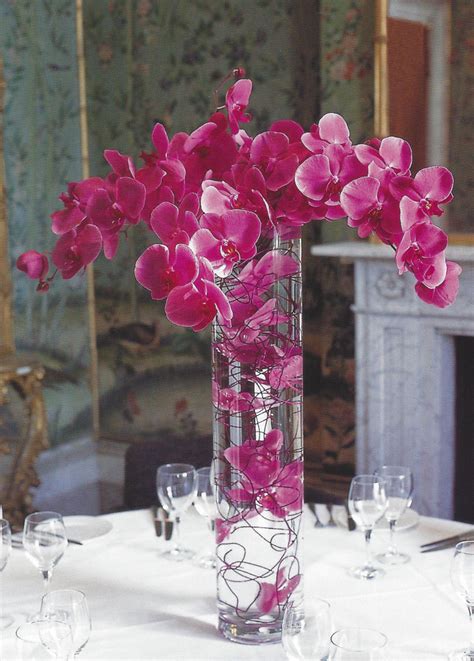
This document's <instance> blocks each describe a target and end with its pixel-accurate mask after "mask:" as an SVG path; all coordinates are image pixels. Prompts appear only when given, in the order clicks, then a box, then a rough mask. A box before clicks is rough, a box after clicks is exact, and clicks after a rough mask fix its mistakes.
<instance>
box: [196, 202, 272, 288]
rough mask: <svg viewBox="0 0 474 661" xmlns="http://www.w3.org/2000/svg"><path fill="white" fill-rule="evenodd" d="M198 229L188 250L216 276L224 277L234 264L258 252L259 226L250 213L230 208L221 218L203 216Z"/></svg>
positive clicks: (213, 215) (256, 219)
mask: <svg viewBox="0 0 474 661" xmlns="http://www.w3.org/2000/svg"><path fill="white" fill-rule="evenodd" d="M200 223H201V229H200V230H198V231H197V232H196V233H195V234H194V235H193V237H192V239H191V241H190V244H189V245H190V247H191V248H192V249H193V251H194V252H195V253H196V255H199V256H201V257H205V258H206V259H208V260H209V262H210V263H211V265H212V267H213V269H214V270H215V272H216V274H217V275H219V276H221V277H226V276H227V275H229V274H230V273H231V272H232V269H233V267H234V264H236V263H237V262H240V261H241V260H246V259H250V258H251V257H253V256H254V255H255V253H256V252H257V249H256V243H257V239H258V237H259V236H260V228H261V224H260V221H259V219H258V217H257V216H256V215H255V214H254V213H253V212H252V211H244V210H240V209H231V210H229V211H226V212H225V213H224V214H223V215H222V216H218V215H217V214H204V215H203V216H202V217H201V221H200Z"/></svg>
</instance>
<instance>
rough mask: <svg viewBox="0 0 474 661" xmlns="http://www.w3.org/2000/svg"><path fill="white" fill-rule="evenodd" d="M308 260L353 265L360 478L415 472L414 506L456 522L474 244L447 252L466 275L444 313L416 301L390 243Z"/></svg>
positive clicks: (473, 325)
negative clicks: (464, 340) (383, 471)
mask: <svg viewBox="0 0 474 661" xmlns="http://www.w3.org/2000/svg"><path fill="white" fill-rule="evenodd" d="M311 253H312V255H314V256H317V258H319V259H321V258H324V257H338V258H340V259H344V260H350V261H352V262H354V272H355V304H354V306H353V311H354V313H355V318H356V469H357V472H359V473H362V472H372V471H373V470H374V468H375V467H376V466H377V465H380V464H383V463H385V464H387V463H391V464H403V465H409V466H411V467H412V470H413V472H414V476H415V497H414V503H413V506H414V507H415V508H416V509H417V510H418V511H419V512H420V513H422V514H427V515H431V516H439V517H446V518H453V516H454V514H455V510H454V502H455V488H456V479H455V475H456V438H457V427H456V425H457V421H456V372H457V370H456V354H457V356H458V358H457V360H458V361H459V360H461V361H463V360H464V358H463V356H462V355H460V354H459V346H458V351H456V338H457V337H474V247H461V246H454V247H451V248H450V249H448V259H453V260H455V261H457V262H459V263H460V264H461V266H462V268H463V273H462V276H461V289H460V293H459V297H458V300H457V301H456V303H454V304H453V305H452V306H451V307H449V308H446V309H444V310H440V309H438V308H434V307H431V306H427V305H425V304H424V303H423V302H421V301H420V300H419V299H418V298H417V296H416V294H415V293H414V290H413V282H412V277H411V276H410V275H409V274H406V275H404V276H403V277H401V278H400V277H399V276H398V274H397V271H396V268H395V264H394V260H393V251H392V250H391V249H390V248H388V247H387V246H383V245H375V244H370V243H365V242H348V243H336V244H327V245H320V246H313V247H312V250H311ZM461 346H462V344H461ZM469 355H470V359H471V360H472V352H471V353H470V354H469ZM467 359H468V358H467V357H466V360H467ZM472 372H474V364H473V365H472ZM472 396H473V401H472V407H474V393H473V394H472ZM472 443H474V437H473V438H472ZM471 457H472V454H471ZM458 461H464V459H463V458H458ZM471 475H474V465H473V466H472V471H471Z"/></svg>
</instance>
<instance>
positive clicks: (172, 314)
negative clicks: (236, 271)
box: [165, 279, 232, 331]
mask: <svg viewBox="0 0 474 661" xmlns="http://www.w3.org/2000/svg"><path fill="white" fill-rule="evenodd" d="M165 312H166V316H167V317H168V319H169V320H170V321H171V322H172V323H173V324H177V325H178V326H185V327H188V328H192V329H193V330H194V331H200V330H202V329H203V328H206V326H208V325H209V324H210V323H211V321H212V320H213V319H214V317H215V316H216V315H217V316H218V318H219V320H220V322H221V323H224V324H225V323H227V322H228V321H230V319H232V309H231V307H230V304H229V301H228V300H227V297H226V295H225V294H224V292H223V291H221V290H220V289H219V287H218V286H217V285H215V284H214V283H213V282H211V281H210V280H204V279H201V280H196V281H195V282H193V283H189V284H187V285H184V286H183V287H175V288H174V289H173V290H172V291H171V293H170V295H169V296H168V300H167V301H166V305H165Z"/></svg>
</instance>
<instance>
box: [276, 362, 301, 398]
mask: <svg viewBox="0 0 474 661" xmlns="http://www.w3.org/2000/svg"><path fill="white" fill-rule="evenodd" d="M268 381H269V383H270V385H271V387H272V388H275V389H276V390H281V389H283V388H293V389H294V390H296V391H298V392H301V391H302V389H303V357H302V356H301V355H296V356H290V357H288V358H284V359H283V360H282V361H281V363H280V364H279V365H276V366H275V367H273V368H272V369H271V370H270V372H269V374H268Z"/></svg>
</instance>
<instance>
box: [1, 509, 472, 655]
mask: <svg viewBox="0 0 474 661" xmlns="http://www.w3.org/2000/svg"><path fill="white" fill-rule="evenodd" d="M106 518H107V519H108V520H110V522H111V523H112V524H113V529H112V530H111V532H109V533H108V534H107V535H104V536H103V537H99V538H97V539H94V540H90V541H88V542H86V543H85V544H84V545H83V546H72V545H70V546H69V547H68V549H67V551H66V554H65V555H64V557H63V558H62V560H61V561H60V563H59V564H58V566H57V567H56V569H55V570H54V576H53V584H52V589H55V588H67V587H69V588H78V589H80V590H83V591H84V592H85V593H86V595H87V599H88V602H89V606H90V609H91V616H92V623H93V631H92V634H91V638H90V640H89V643H88V644H87V646H86V647H85V648H84V650H83V651H82V652H81V656H80V658H81V659H83V660H84V661H86V660H87V659H128V660H129V661H132V660H140V661H141V660H144V659H164V660H166V661H168V660H169V661H171V660H181V661H184V660H186V661H187V660H189V661H198V660H199V659H205V660H206V661H212V660H216V661H217V660H219V661H224V660H227V659H228V660H232V661H240V660H242V661H245V660H251V659H255V660H257V659H267V660H268V659H271V661H280V660H283V659H284V658H285V656H284V653H283V650H282V648H281V646H280V645H272V646H268V645H266V646H261V647H254V646H244V645H238V644H235V643H231V642H228V641H226V640H225V639H223V638H222V637H221V636H220V635H219V634H218V632H217V631H216V628H215V626H216V619H217V618H216V605H215V577H214V572H213V570H209V569H201V568H198V567H196V566H194V565H193V564H191V563H190V562H186V563H176V562H172V561H170V560H165V559H163V558H162V557H160V556H159V554H158V547H159V545H160V543H163V542H161V540H159V539H157V538H156V537H155V534H154V529H153V525H152V521H151V516H150V513H149V512H148V511H144V510H143V511H136V512H123V513H120V514H113V515H108V516H107V517H106ZM468 528H469V526H466V525H465V524H460V523H454V522H452V521H442V520H439V519H428V518H421V520H420V523H419V525H418V527H417V528H416V529H412V530H410V531H406V532H400V533H398V541H399V544H400V546H401V547H403V550H406V551H408V552H409V553H411V555H412V560H411V562H410V563H409V564H406V565H402V566H399V567H393V568H388V569H387V574H386V576H385V577H384V578H382V579H380V580H376V581H373V582H362V581H358V580H356V579H353V578H350V577H349V576H348V575H347V573H346V571H347V569H348V567H350V566H352V565H354V564H357V563H359V562H362V561H363V559H364V555H363V553H364V549H363V544H364V542H363V537H362V535H361V534H360V533H358V532H351V533H349V532H347V531H345V530H342V529H340V528H314V526H313V518H312V515H311V514H310V513H309V512H307V514H306V529H305V544H304V546H305V569H304V577H305V578H304V581H305V592H306V594H307V595H309V596H310V597H311V596H312V597H315V596H318V597H322V598H324V599H327V600H328V601H330V603H331V605H332V611H333V616H334V621H335V626H336V628H340V627H344V626H366V627H372V628H375V629H379V630H380V631H383V632H384V633H385V634H386V635H387V636H388V639H389V642H390V659H391V660H393V661H424V660H425V659H426V660H431V659H432V660H433V661H434V660H435V659H445V658H446V655H447V653H448V652H449V651H450V650H452V649H454V648H456V647H459V646H462V644H463V643H465V642H467V641H468V639H469V624H468V617H467V611H466V609H465V606H464V605H463V604H462V603H461V601H460V600H459V599H458V598H457V597H456V596H455V594H454V593H453V590H452V588H451V585H450V581H449V566H450V560H451V557H452V554H453V552H452V549H450V550H447V551H438V552H436V553H429V554H424V555H421V554H420V553H419V545H420V544H421V543H423V542H425V541H433V540H435V539H437V538H439V537H443V536H448V535H450V534H455V533H458V532H461V531H463V530H465V529H468ZM183 538H184V541H185V542H186V543H187V544H188V545H190V546H192V547H194V548H195V549H197V550H202V547H203V546H204V545H205V543H206V541H207V542H209V541H210V540H209V533H208V531H207V530H206V528H205V525H204V521H203V520H202V519H200V518H199V517H198V516H197V514H195V513H190V514H189V515H187V516H186V517H185V518H184V519H183ZM386 541H387V535H386V533H384V532H378V533H376V534H375V535H374V547H375V549H376V550H377V549H379V550H380V549H382V548H383V547H384V546H385V544H386ZM0 580H1V595H2V604H1V605H2V608H3V612H4V613H9V614H11V615H13V616H14V617H15V620H16V621H15V625H14V626H11V627H10V628H9V629H7V630H6V631H3V632H0V635H1V636H2V640H1V644H0V658H1V659H2V661H10V660H11V659H16V658H17V657H16V654H15V643H14V631H15V628H16V626H18V625H19V624H20V623H21V622H22V621H24V619H25V616H26V615H27V614H31V613H34V612H36V611H37V610H38V606H39V601H40V597H41V594H42V583H41V579H40V574H39V572H38V571H37V570H35V569H34V568H33V566H32V565H31V564H30V562H29V561H28V559H27V557H26V555H25V553H24V551H23V550H21V549H15V550H13V551H12V555H11V557H10V561H9V563H8V565H7V567H6V569H5V570H4V571H3V572H2V574H0Z"/></svg>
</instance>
